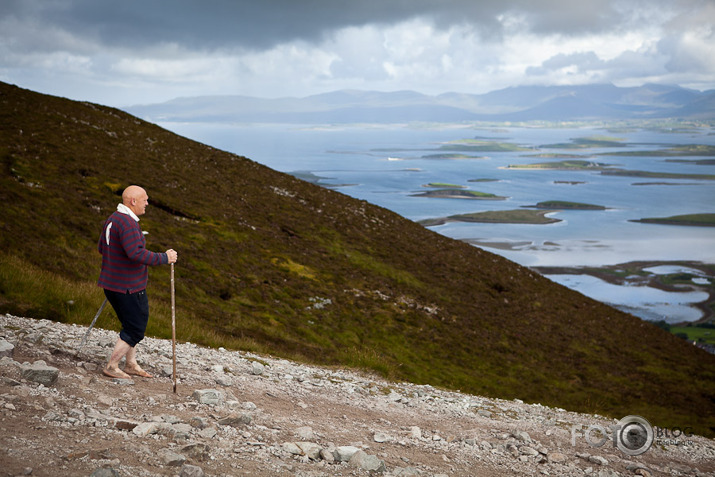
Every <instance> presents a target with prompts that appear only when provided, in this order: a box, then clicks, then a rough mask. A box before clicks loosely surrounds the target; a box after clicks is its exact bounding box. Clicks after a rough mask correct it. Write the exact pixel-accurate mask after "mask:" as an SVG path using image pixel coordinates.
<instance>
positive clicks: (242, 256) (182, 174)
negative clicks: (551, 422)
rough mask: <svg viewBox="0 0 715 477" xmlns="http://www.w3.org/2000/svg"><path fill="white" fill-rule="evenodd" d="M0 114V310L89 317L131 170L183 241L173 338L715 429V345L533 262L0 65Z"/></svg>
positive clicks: (159, 307) (156, 213)
mask: <svg viewBox="0 0 715 477" xmlns="http://www.w3.org/2000/svg"><path fill="white" fill-rule="evenodd" d="M0 117H1V118H2V119H1V120H0V159H1V160H2V174H1V175H0V200H2V202H3V204H4V213H3V215H2V219H0V312H5V313H12V314H15V315H19V316H30V317H34V318H44V319H51V320H54V321H63V322H73V323H78V324H84V325H86V324H89V321H90V320H91V318H92V317H93V316H94V313H95V311H96V310H97V308H98V306H99V304H100V303H101V301H102V298H101V291H100V290H99V289H98V288H97V287H96V285H95V283H96V278H97V275H98V270H99V255H98V253H97V251H96V241H97V238H98V234H99V231H100V230H101V226H102V223H103V222H104V220H105V219H106V217H107V216H108V215H109V214H110V213H111V211H113V210H114V208H115V207H116V203H117V202H118V200H119V199H118V195H117V194H118V193H120V192H121V190H122V189H123V188H124V187H126V186H127V185H129V184H133V183H134V184H139V185H141V186H143V187H144V188H146V190H147V191H148V193H149V196H150V207H149V209H148V210H147V213H146V215H145V216H143V217H142V222H141V225H142V228H143V229H144V230H145V231H148V232H149V235H148V236H147V240H148V247H149V248H150V249H153V250H165V249H167V248H170V247H171V248H174V249H176V250H178V251H179V253H180V256H181V257H182V261H181V263H179V264H177V285H176V287H177V290H176V291H177V295H178V296H181V297H184V298H183V299H184V300H185V301H184V307H183V309H182V313H183V314H184V321H183V323H184V324H185V326H182V328H181V329H179V330H178V339H179V340H180V341H191V342H193V343H199V344H204V345H208V346H212V347H216V348H218V347H221V346H222V347H224V348H226V349H242V350H246V351H253V352H261V353H266V354H272V355H278V356H282V357H286V358H290V359H294V360H301V361H305V362H312V363H320V364H323V365H341V366H347V367H354V368H360V369H367V370H371V371H374V372H378V373H380V374H382V375H383V376H385V377H387V378H390V379H395V380H407V381H411V382H413V383H415V384H431V385H434V386H442V387H446V388H450V389H460V390H462V391H465V392H470V393H475V394H479V395H484V396H490V397H499V398H503V399H514V398H519V399H522V400H523V401H525V402H539V403H542V404H544V405H549V406H559V407H563V408H565V409H569V410H578V411H583V412H597V413H599V414H603V415H609V416H612V417H622V416H623V415H629V414H639V415H644V416H646V417H647V418H649V419H650V420H651V421H652V422H654V423H655V424H658V425H662V426H686V425H687V426H691V427H693V428H695V429H697V432H698V433H701V434H704V435H713V434H715V409H714V407H715V406H714V405H713V396H715V356H712V355H709V354H708V353H705V352H704V351H702V350H699V349H697V348H696V347H694V346H691V345H689V344H687V343H685V342H684V341H682V340H680V339H678V338H676V337H674V336H672V335H671V334H669V333H667V332H665V331H663V330H660V329H659V328H657V327H656V326H654V325H652V324H650V323H647V322H644V321H642V320H640V319H638V318H636V317H634V316H631V315H627V314H625V313H622V312H619V311H617V310H615V309H613V308H610V307H608V306H606V305H603V304H602V303H599V302H596V301H594V300H591V299H589V298H587V297H585V296H583V295H581V294H579V293H577V292H574V291H571V290H569V289H567V288H565V287H563V286H561V285H557V284H555V283H553V282H551V281H550V280H548V279H546V278H544V277H542V276H540V275H539V274H538V273H536V272H533V271H532V270H529V269H527V268H525V267H522V266H519V265H517V264H515V263H513V262H510V261H508V260H506V259H504V258H502V257H500V256H498V255H495V254H492V253H489V252H486V251H484V250H481V249H479V248H477V247H474V246H472V245H469V244H466V243H464V242H460V241H456V240H452V239H449V238H447V237H444V236H442V235H439V234H437V233H435V232H433V231H430V230H427V229H426V228H424V227H422V226H420V225H419V224H416V223H414V222H411V221H409V220H407V219H404V218H403V217H400V216H399V215H397V214H395V213H393V212H390V211H388V210H386V209H384V208H381V207H377V206H374V205H371V204H369V203H367V202H364V201H360V200H356V199H353V198H350V197H347V196H345V195H343V194H340V193H339V192H336V191H332V190H327V189H324V188H322V187H319V186H317V185H314V184H310V183H307V182H304V181H301V180H299V179H297V178H295V177H292V176H290V175H287V174H282V173H279V172H276V171H273V170H271V169H269V168H267V167H265V166H261V165H260V164H257V163H256V162H254V161H251V160H250V159H247V158H245V157H241V156H237V155H235V154H230V153H227V152H224V151H220V150H218V149H215V148H212V147H209V146H206V145H203V144H199V143H196V142H194V141H190V140H188V139H186V138H182V137H180V136H177V135H176V134H173V133H171V132H169V131H166V130H164V129H162V128H160V127H158V126H156V125H154V124H151V123H148V122H146V121H143V120H140V119H138V118H136V117H134V116H131V115H129V114H127V113H125V112H122V111H120V110H117V109H114V108H108V107H105V106H101V105H95V104H90V103H79V102H74V101H69V100H66V99H62V98H56V97H52V96H47V95H41V94H38V93H34V92H31V91H27V90H23V89H21V88H17V87H15V86H11V85H7V84H4V83H3V84H0ZM277 140H280V138H277ZM168 283H169V277H168V270H167V267H163V268H162V267H159V268H155V269H152V270H151V273H150V285H149V294H150V300H151V303H152V305H151V306H152V319H151V320H150V327H149V329H148V333H149V335H150V336H155V337H159V338H162V337H163V338H166V337H169V336H170V329H171V328H170V308H169V307H168V302H169V290H168ZM98 326H101V327H104V328H107V329H116V326H117V323H116V320H115V319H113V317H112V315H111V313H105V314H104V315H103V316H102V317H101V318H100V320H99V322H98Z"/></svg>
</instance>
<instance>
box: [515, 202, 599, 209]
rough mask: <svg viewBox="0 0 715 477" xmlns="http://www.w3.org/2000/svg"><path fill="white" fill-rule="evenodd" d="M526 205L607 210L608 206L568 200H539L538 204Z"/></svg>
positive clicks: (545, 207) (536, 207)
mask: <svg viewBox="0 0 715 477" xmlns="http://www.w3.org/2000/svg"><path fill="white" fill-rule="evenodd" d="M524 207H531V208H535V209H550V210H562V209H570V210H606V208H605V207H604V206H602V205H594V204H584V203H582V202H568V201H565V200H547V201H544V202H539V203H537V204H536V205H525V206H524Z"/></svg>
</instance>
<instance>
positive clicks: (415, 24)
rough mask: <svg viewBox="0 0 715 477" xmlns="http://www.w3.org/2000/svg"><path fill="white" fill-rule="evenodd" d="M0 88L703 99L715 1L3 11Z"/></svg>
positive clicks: (128, 3) (257, 3)
mask: <svg viewBox="0 0 715 477" xmlns="http://www.w3.org/2000/svg"><path fill="white" fill-rule="evenodd" d="M0 81H4V82H8V83H13V84H16V85H18V86H21V87H24V88H29V89H32V90H35V91H40V92H43V93H49V94H55V95H59V96H65V97H68V98H72V99H78V100H86V101H92V102H97V103H102V104H107V105H111V106H118V107H122V106H130V105H135V104H146V103H154V102H161V101H166V100H169V99H172V98H175V97H180V96H199V95H216V94H219V95H220V94H239V95H249V96H259V97H266V98H276V97H284V96H298V97H302V96H307V95H311V94H316V93H322V92H327V91H333V90H338V89H345V88H350V89H365V90H378V91H398V90H406V89H409V90H415V91H419V92H422V93H425V94H440V93H443V92H447V91H455V92H462V93H486V92H488V91H493V90H496V89H501V88H505V87H508V86H518V85H527V84H529V85H531V84H538V85H553V84H587V83H604V82H610V83H614V84H616V85H618V86H638V85H641V84H643V83H648V82H651V83H663V84H679V85H681V86H684V87H688V88H693V89H698V90H706V89H715V0H2V1H1V2H0Z"/></svg>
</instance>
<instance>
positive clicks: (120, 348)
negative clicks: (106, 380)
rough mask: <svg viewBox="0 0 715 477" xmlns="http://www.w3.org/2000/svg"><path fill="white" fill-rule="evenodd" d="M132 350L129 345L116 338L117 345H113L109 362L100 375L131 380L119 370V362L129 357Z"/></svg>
mask: <svg viewBox="0 0 715 477" xmlns="http://www.w3.org/2000/svg"><path fill="white" fill-rule="evenodd" d="M133 350H134V348H133V347H131V346H129V343H127V342H125V341H124V340H122V339H121V338H118V339H117V343H116V344H115V345H114V350H113V351H112V355H111V356H110V357H109V362H108V363H107V366H106V367H105V368H104V370H102V373H103V374H104V375H105V376H109V377H110V378H120V379H131V376H129V375H128V374H127V373H125V372H124V371H122V370H121V369H119V362H120V361H121V360H122V358H123V357H125V356H129V353H130V352H132V351H133ZM127 362H128V361H127Z"/></svg>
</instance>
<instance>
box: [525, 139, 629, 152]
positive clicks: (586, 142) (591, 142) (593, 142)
mask: <svg viewBox="0 0 715 477" xmlns="http://www.w3.org/2000/svg"><path fill="white" fill-rule="evenodd" d="M596 147H623V139H621V138H617V137H610V136H591V137H579V138H575V139H572V140H571V142H568V143H558V144H545V145H543V146H539V148H540V149H589V148H596Z"/></svg>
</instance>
